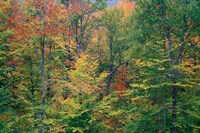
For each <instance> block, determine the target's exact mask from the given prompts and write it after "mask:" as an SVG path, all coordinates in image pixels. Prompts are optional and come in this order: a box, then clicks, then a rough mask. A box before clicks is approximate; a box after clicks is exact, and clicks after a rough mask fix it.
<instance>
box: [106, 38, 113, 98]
mask: <svg viewBox="0 0 200 133" xmlns="http://www.w3.org/2000/svg"><path fill="white" fill-rule="evenodd" d="M112 45H113V36H112V35H111V36H110V43H109V49H110V57H109V61H110V63H109V70H108V73H109V75H108V77H107V80H106V96H108V95H109V94H110V85H111V80H112V75H113V74H112V67H113V53H112V52H113V46H112Z"/></svg>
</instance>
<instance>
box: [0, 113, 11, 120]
mask: <svg viewBox="0 0 200 133" xmlns="http://www.w3.org/2000/svg"><path fill="white" fill-rule="evenodd" d="M10 116H11V113H10V112H7V113H5V114H1V115H0V122H4V121H7V120H9V119H10V118H11V117H10Z"/></svg>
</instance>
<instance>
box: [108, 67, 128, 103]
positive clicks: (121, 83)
mask: <svg viewBox="0 0 200 133" xmlns="http://www.w3.org/2000/svg"><path fill="white" fill-rule="evenodd" d="M129 77H130V74H128V71H127V69H126V68H122V69H121V70H120V71H119V72H118V73H117V75H116V79H117V82H116V83H114V84H112V86H111V88H113V89H114V90H116V93H117V94H118V96H119V100H120V101H121V95H122V94H124V91H125V90H127V89H128V88H127V85H126V82H127V81H128V80H129Z"/></svg>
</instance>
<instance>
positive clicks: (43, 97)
mask: <svg viewBox="0 0 200 133" xmlns="http://www.w3.org/2000/svg"><path fill="white" fill-rule="evenodd" d="M44 47H45V44H44V38H43V37H42V40H41V52H42V62H41V72H42V111H41V127H40V131H39V132H40V133H43V128H44V123H43V120H44V116H45V93H46V90H45V69H44V60H45V57H44V56H45V48H44Z"/></svg>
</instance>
